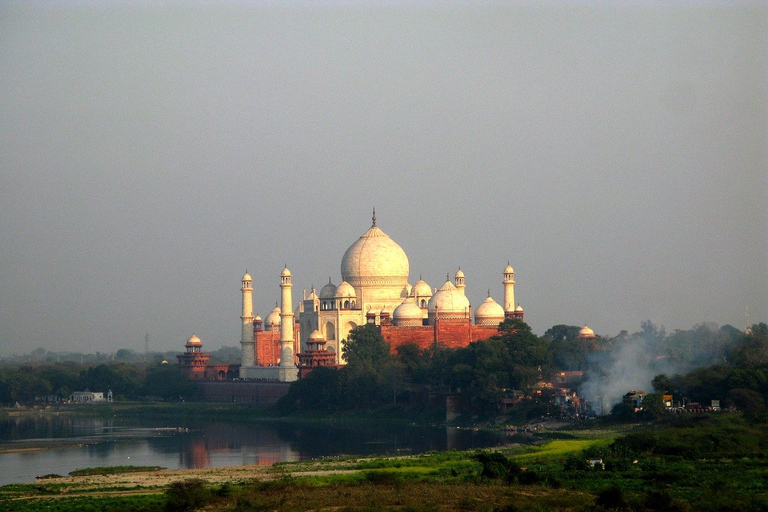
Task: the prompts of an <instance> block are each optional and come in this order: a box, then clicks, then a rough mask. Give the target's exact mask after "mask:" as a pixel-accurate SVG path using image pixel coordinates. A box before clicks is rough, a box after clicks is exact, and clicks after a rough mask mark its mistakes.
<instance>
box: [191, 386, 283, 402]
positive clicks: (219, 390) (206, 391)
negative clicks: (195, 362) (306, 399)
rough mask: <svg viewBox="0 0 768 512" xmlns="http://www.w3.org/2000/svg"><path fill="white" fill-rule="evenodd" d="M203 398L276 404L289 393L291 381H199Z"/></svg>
mask: <svg viewBox="0 0 768 512" xmlns="http://www.w3.org/2000/svg"><path fill="white" fill-rule="evenodd" d="M197 385H198V386H199V387H200V389H201V390H202V392H203V398H204V399H205V400H206V401H210V402H228V403H238V404H274V403H275V402H277V401H278V400H280V399H281V398H282V397H284V396H285V395H286V394H287V393H288V388H290V387H291V383H290V382H248V381H229V382H226V381H225V382H198V383H197Z"/></svg>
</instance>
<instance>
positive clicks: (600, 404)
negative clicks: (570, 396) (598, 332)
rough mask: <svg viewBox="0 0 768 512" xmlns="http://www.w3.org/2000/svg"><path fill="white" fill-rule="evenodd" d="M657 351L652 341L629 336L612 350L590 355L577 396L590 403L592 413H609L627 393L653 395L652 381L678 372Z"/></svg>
mask: <svg viewBox="0 0 768 512" xmlns="http://www.w3.org/2000/svg"><path fill="white" fill-rule="evenodd" d="M656 348H657V347H656V343H655V342H654V341H653V340H648V339H646V338H643V337H642V336H632V337H630V338H626V339H623V340H620V341H618V342H617V344H616V346H615V347H613V350H609V351H605V352H595V353H592V354H590V356H589V367H590V369H589V370H588V371H587V372H586V378H585V380H584V382H583V383H582V384H581V386H580V388H579V394H580V395H581V397H582V398H585V399H586V400H587V401H588V402H589V403H591V404H592V410H593V412H595V413H597V414H608V413H610V412H611V408H612V407H613V406H614V405H615V404H617V403H619V402H621V398H622V396H624V395H625V394H627V393H628V392H630V391H633V390H635V391H640V390H643V391H646V392H649V393H650V392H653V386H652V385H651V381H652V380H653V378H654V377H655V376H657V375H659V374H660V373H666V374H668V375H670V374H674V373H679V372H678V371H677V368H676V367H675V365H673V364H672V363H671V362H670V361H669V360H668V359H666V358H664V357H662V356H659V355H658V353H657V351H656V350H655V349H656Z"/></svg>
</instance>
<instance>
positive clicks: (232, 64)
mask: <svg viewBox="0 0 768 512" xmlns="http://www.w3.org/2000/svg"><path fill="white" fill-rule="evenodd" d="M766 77H768V4H766V3H765V2H754V3H749V2H738V3H734V4H731V3H715V2H710V3H703V4H700V3H693V2H679V3H677V2H666V3H661V2H647V3H646V2H643V3H632V2H616V3H606V2H581V3H572V2H563V3H560V2H547V3H543V2H513V3H506V2H504V3H501V2H499V3H486V2H483V3H480V2H451V3H445V2H420V3H416V4H411V3H410V2H400V3H394V4H390V3H384V2H328V3H325V2H303V3H294V2H280V1H273V2H258V3H251V2H227V3H224V4H220V3H218V2H191V3H184V2H164V3H155V2H146V3H144V2H103V3H102V2H80V3H78V2H46V3H37V2H2V3H1V4H0V237H1V240H2V244H1V245H0V355H8V354H12V353H23V352H27V351H30V350H32V349H34V348H35V347H44V348H46V349H48V350H53V351H63V350H78V351H97V350H99V351H102V352H111V351H115V350H117V349H119V348H130V349H133V350H136V351H142V350H143V348H144V335H145V333H149V336H150V349H152V350H170V349H178V350H182V345H183V343H184V342H185V340H186V338H187V337H189V336H190V335H191V334H192V333H193V332H194V333H196V334H197V335H198V336H200V337H201V338H202V340H203V344H204V347H205V348H208V349H216V348H218V347H220V346H221V345H237V344H238V342H239V336H240V326H239V323H240V319H239V315H240V290H239V289H240V278H241V277H242V274H243V272H244V271H245V270H246V269H248V271H249V272H250V273H251V274H252V275H253V278H254V288H255V294H254V301H255V310H256V313H257V314H260V315H262V316H265V315H266V314H267V313H268V312H269V310H270V309H271V308H272V307H274V303H275V301H276V300H278V298H279V288H278V283H279V273H280V271H281V270H282V268H283V265H285V264H287V265H288V267H289V268H290V269H291V271H292V272H293V275H294V299H298V298H300V296H301V293H302V288H306V289H309V288H310V286H312V285H313V284H314V285H315V286H317V287H318V288H319V287H321V286H322V285H323V284H324V283H326V282H327V281H328V278H329V277H331V279H332V280H333V282H334V283H336V284H338V283H339V281H340V280H341V279H340V270H339V265H340V262H341V257H342V255H343V254H344V251H345V250H346V249H347V247H348V246H349V245H351V244H352V243H353V242H354V241H355V240H356V239H357V238H358V237H359V236H360V235H361V234H362V233H363V232H365V230H367V229H368V227H370V217H371V209H372V207H374V206H375V207H376V211H377V214H378V225H379V226H380V227H381V228H382V229H383V230H384V231H385V232H386V233H387V234H389V235H390V236H391V237H392V238H393V239H394V240H395V241H396V242H398V243H399V244H400V245H401V246H402V247H403V249H404V250H405V252H406V253H407V254H408V256H409V259H410V264H411V283H413V282H415V281H416V280H417V279H418V278H419V275H422V276H423V278H424V279H425V280H426V281H427V282H428V283H430V285H432V286H440V285H441V284H442V283H443V282H444V280H445V275H446V273H448V272H449V273H450V274H451V276H453V274H454V272H455V271H456V269H457V268H458V267H459V266H460V267H461V269H462V270H463V271H464V272H465V273H466V276H467V279H466V282H467V294H468V296H469V298H470V301H471V302H472V304H473V305H474V306H477V305H479V304H480V302H481V301H482V300H483V299H484V298H485V296H486V290H488V289H490V291H491V294H492V296H493V297H494V298H495V299H497V300H501V298H502V286H501V278H502V270H503V269H504V267H505V266H506V264H507V261H510V262H511V264H512V265H513V266H514V268H515V271H516V276H515V277H516V280H517V286H516V292H517V298H518V300H519V301H520V302H521V303H522V305H523V307H524V308H525V311H526V320H527V321H528V323H530V324H531V326H532V327H533V329H534V331H535V332H537V333H539V334H542V333H543V332H544V331H545V330H546V329H547V328H549V327H551V326H552V325H555V324H560V323H566V324H575V325H582V324H585V323H586V324H588V325H590V326H591V327H592V328H593V329H595V331H596V332H597V333H598V334H603V335H615V334H617V333H618V332H619V330H621V329H627V330H630V331H635V330H638V329H639V326H640V322H641V321H642V320H645V319H651V320H652V321H654V322H655V323H657V324H661V325H664V326H665V327H666V328H667V330H669V331H671V330H673V329H676V328H680V329H688V328H690V327H692V326H693V325H694V324H696V323H700V322H702V321H714V322H717V323H719V324H726V323H730V324H733V325H734V326H736V327H739V328H743V327H744V311H745V307H748V308H749V313H750V321H751V322H758V321H768V229H766V228H767V227H768V80H767V79H766Z"/></svg>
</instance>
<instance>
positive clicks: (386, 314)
mask: <svg viewBox="0 0 768 512" xmlns="http://www.w3.org/2000/svg"><path fill="white" fill-rule="evenodd" d="M379 316H389V310H388V309H387V306H384V307H383V308H381V311H379Z"/></svg>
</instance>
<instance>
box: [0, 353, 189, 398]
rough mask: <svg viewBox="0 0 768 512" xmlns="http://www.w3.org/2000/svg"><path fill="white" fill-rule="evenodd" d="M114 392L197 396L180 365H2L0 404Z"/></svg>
mask: <svg viewBox="0 0 768 512" xmlns="http://www.w3.org/2000/svg"><path fill="white" fill-rule="evenodd" d="M85 389H89V390H91V391H96V392H98V391H101V392H104V393H105V394H106V392H107V391H108V390H110V389H111V390H112V394H113V397H114V399H115V400H142V399H162V400H179V399H190V398H194V397H195V396H196V387H195V385H194V384H193V383H191V382H189V381H187V380H186V379H185V378H184V376H183V375H182V373H181V370H180V369H179V367H178V365H176V364H162V363H156V364H154V365H150V366H145V365H139V364H131V363H102V364H98V365H87V364H80V363H74V362H65V363H41V364H25V365H21V366H0V403H3V404H6V405H12V404H15V403H17V402H18V403H21V404H24V403H32V402H34V401H36V400H38V401H45V400H47V399H48V398H49V397H50V398H53V397H58V398H60V399H66V398H67V397H68V396H69V395H70V394H71V393H72V392H73V391H83V390H85Z"/></svg>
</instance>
